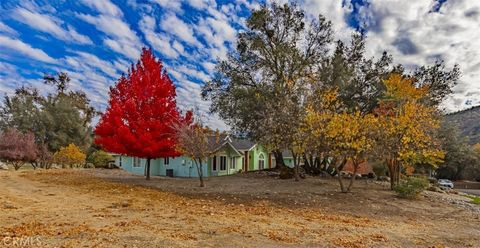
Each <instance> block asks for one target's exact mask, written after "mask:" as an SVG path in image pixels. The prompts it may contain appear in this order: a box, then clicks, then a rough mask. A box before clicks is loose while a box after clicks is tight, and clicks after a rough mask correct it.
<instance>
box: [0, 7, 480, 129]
mask: <svg viewBox="0 0 480 248" xmlns="http://www.w3.org/2000/svg"><path fill="white" fill-rule="evenodd" d="M405 2H406V1H401V0H398V1H395V0H352V1H350V0H344V1H340V0H339V1H333V0H332V1H327V0H303V1H299V5H300V6H301V7H302V8H304V9H305V11H306V13H307V15H308V16H309V18H313V17H314V16H317V15H318V14H323V15H325V16H326V17H327V18H328V19H330V20H331V21H332V22H333V23H334V28H335V31H336V36H337V38H338V39H341V40H344V41H348V38H349V36H350V34H351V32H352V31H353V30H355V29H358V28H360V27H362V28H364V29H365V32H366V34H367V37H368V38H367V53H368V55H369V56H378V55H379V54H381V52H382V51H383V50H387V51H389V52H390V53H392V54H393V55H394V57H395V58H396V62H398V63H403V64H406V65H407V66H408V67H415V66H417V65H420V64H428V63H431V62H433V60H435V59H438V58H440V59H444V60H445V61H446V62H447V65H448V66H450V67H451V66H453V64H455V63H458V64H460V66H461V69H462V71H463V77H462V82H461V84H460V85H459V86H457V87H456V89H455V94H454V96H452V97H451V98H450V99H448V100H447V101H446V102H445V104H444V105H445V107H446V108H447V109H448V110H457V109H462V108H465V107H467V106H469V105H472V104H479V103H480V101H479V96H480V85H479V84H480V83H479V82H478V79H479V78H480V56H478V55H479V54H478V53H479V49H480V44H479V43H480V42H478V40H480V34H479V32H478V23H480V19H479V13H480V4H479V3H476V2H478V1H469V0H448V1H445V0H441V1H438V0H418V1H409V4H405ZM258 4H259V2H257V1H250V0H238V1H220V0H183V1H180V0H179V1H170V0H79V1H73V0H54V1H46V0H44V1H41V0H38V1H24V0H20V1H18V0H2V1H1V3H0V93H1V94H11V93H12V92H13V90H14V89H15V88H17V87H19V86H22V85H31V86H35V87H38V88H41V89H42V91H43V92H48V91H49V90H50V89H49V88H48V87H47V86H44V85H43V84H42V80H41V78H42V76H43V74H44V73H55V72H57V71H66V72H68V73H69V74H70V75H71V78H72V79H73V83H72V87H73V88H74V89H80V90H83V91H85V92H86V93H87V94H88V96H89V97H90V99H91V100H92V103H93V104H94V106H95V107H96V108H98V109H100V110H103V109H105V107H106V105H105V104H106V102H107V100H108V89H109V86H111V85H113V84H114V83H115V80H116V79H117V78H118V77H119V75H121V73H122V72H125V71H126V69H127V67H128V66H129V64H130V63H132V62H134V61H135V60H136V59H138V55H139V53H140V49H141V47H142V46H148V47H152V48H153V49H154V51H155V53H156V55H157V56H158V57H160V58H161V59H162V60H163V61H164V63H165V66H166V67H167V69H168V72H169V74H170V76H171V77H172V79H173V80H174V82H175V83H176V85H177V95H178V103H179V105H180V107H181V108H192V107H196V108H198V109H199V110H200V111H202V112H203V113H206V112H207V111H208V106H209V103H208V102H205V101H202V100H201V98H200V95H199V91H200V87H201V84H202V83H203V82H205V81H208V80H209V77H210V75H212V72H213V67H214V65H215V63H216V61H217V60H218V59H222V58H224V57H225V55H226V54H227V52H228V51H231V50H232V48H233V47H234V46H235V37H236V35H237V33H238V32H240V31H241V30H242V29H243V27H244V21H245V19H246V18H247V17H248V15H249V13H250V10H251V9H252V8H256V7H258ZM208 122H209V123H210V125H212V126H214V127H219V128H222V129H223V128H225V126H224V124H223V123H222V122H221V121H220V120H218V118H216V117H215V116H210V117H209V119H208Z"/></svg>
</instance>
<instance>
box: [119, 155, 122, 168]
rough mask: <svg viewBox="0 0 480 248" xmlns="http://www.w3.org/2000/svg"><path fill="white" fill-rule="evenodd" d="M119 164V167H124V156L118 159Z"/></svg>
mask: <svg viewBox="0 0 480 248" xmlns="http://www.w3.org/2000/svg"><path fill="white" fill-rule="evenodd" d="M118 163H119V166H120V167H122V156H119V157H118Z"/></svg>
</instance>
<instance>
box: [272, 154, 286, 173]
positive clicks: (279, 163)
mask: <svg viewBox="0 0 480 248" xmlns="http://www.w3.org/2000/svg"><path fill="white" fill-rule="evenodd" d="M273 156H275V168H276V169H280V168H281V167H285V166H286V165H285V162H284V161H283V154H282V151H280V150H278V149H277V150H275V151H273Z"/></svg>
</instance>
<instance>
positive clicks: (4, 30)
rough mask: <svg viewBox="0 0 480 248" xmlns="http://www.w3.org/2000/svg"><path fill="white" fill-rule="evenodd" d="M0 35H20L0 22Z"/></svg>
mask: <svg viewBox="0 0 480 248" xmlns="http://www.w3.org/2000/svg"><path fill="white" fill-rule="evenodd" d="M0 33H5V34H10V35H14V36H16V35H18V33H17V31H15V30H13V29H12V28H11V27H9V26H7V25H6V24H5V23H3V22H0Z"/></svg>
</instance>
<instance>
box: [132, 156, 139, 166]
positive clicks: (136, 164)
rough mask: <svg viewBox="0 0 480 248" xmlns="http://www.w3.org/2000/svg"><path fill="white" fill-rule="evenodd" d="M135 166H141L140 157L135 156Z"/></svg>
mask: <svg viewBox="0 0 480 248" xmlns="http://www.w3.org/2000/svg"><path fill="white" fill-rule="evenodd" d="M133 167H141V165H140V158H133Z"/></svg>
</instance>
